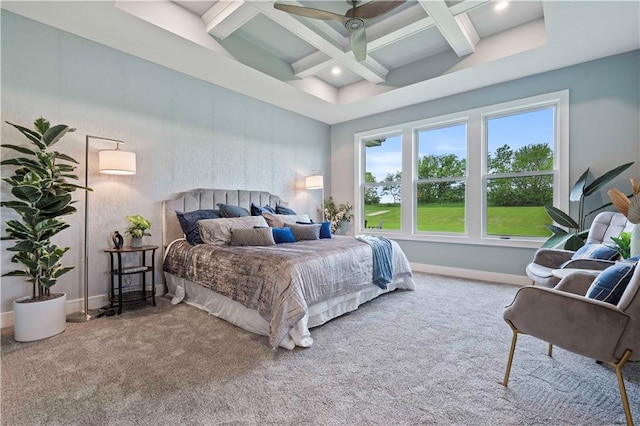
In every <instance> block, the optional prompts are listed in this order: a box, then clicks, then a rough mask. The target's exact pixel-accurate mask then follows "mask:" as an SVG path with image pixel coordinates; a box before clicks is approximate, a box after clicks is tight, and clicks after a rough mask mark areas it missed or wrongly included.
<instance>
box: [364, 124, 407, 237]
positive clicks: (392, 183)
mask: <svg viewBox="0 0 640 426" xmlns="http://www.w3.org/2000/svg"><path fill="white" fill-rule="evenodd" d="M364 146H365V176H364V181H365V183H368V184H372V183H379V184H380V185H375V186H365V187H364V218H363V221H364V223H363V226H364V227H365V228H382V229H386V230H399V229H400V203H401V202H402V193H401V184H400V182H401V180H402V139H401V137H400V135H396V136H390V137H387V138H384V139H374V140H370V141H366V142H364Z"/></svg>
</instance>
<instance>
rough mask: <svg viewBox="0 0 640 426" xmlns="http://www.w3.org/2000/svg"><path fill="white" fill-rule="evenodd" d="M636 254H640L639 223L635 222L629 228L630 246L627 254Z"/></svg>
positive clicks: (632, 255)
mask: <svg viewBox="0 0 640 426" xmlns="http://www.w3.org/2000/svg"><path fill="white" fill-rule="evenodd" d="M638 255H640V223H636V224H635V225H633V228H631V247H630V250H629V256H631V257H634V256H638Z"/></svg>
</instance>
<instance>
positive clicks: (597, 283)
mask: <svg viewBox="0 0 640 426" xmlns="http://www.w3.org/2000/svg"><path fill="white" fill-rule="evenodd" d="M637 264H638V262H637V260H636V261H634V260H631V261H630V260H629V259H627V260H624V261H622V262H618V263H616V264H614V265H611V266H609V267H608V268H607V269H605V270H604V271H602V272H600V273H599V274H598V276H597V277H596V279H595V280H594V281H593V283H591V286H590V287H589V290H587V297H588V298H590V299H596V300H601V301H603V302H607V303H611V304H614V305H617V304H618V302H619V301H620V298H621V297H622V293H624V291H625V290H626V288H627V285H628V284H629V281H631V277H632V276H633V272H634V271H635V270H636V265H637Z"/></svg>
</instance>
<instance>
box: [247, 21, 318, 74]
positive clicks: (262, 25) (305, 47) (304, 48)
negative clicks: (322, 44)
mask: <svg viewBox="0 0 640 426" xmlns="http://www.w3.org/2000/svg"><path fill="white" fill-rule="evenodd" d="M234 34H235V35H236V36H238V37H240V38H242V39H244V40H245V41H247V42H249V43H252V44H254V45H256V46H257V47H259V48H260V49H263V50H265V51H267V52H269V53H271V54H272V55H274V56H276V57H278V58H280V59H282V60H283V61H285V62H289V63H293V62H295V61H297V60H298V59H300V58H303V57H305V56H308V55H310V54H312V53H314V52H316V51H317V49H316V48H314V47H313V46H311V45H310V44H308V43H307V42H305V41H304V40H302V39H300V38H298V37H296V36H295V35H293V34H292V33H291V32H290V31H288V30H287V29H285V28H283V27H281V26H280V25H278V24H276V23H275V22H273V21H272V20H271V19H269V18H267V17H265V16H264V15H261V14H258V15H256V16H254V17H253V18H252V19H251V20H250V21H249V22H247V23H246V24H245V25H243V26H242V28H240V29H239V30H238V31H236V32H235V33H234Z"/></svg>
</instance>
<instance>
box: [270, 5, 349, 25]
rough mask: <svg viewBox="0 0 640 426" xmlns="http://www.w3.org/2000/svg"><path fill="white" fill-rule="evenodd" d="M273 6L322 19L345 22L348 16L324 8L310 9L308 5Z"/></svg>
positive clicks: (288, 11)
mask: <svg viewBox="0 0 640 426" xmlns="http://www.w3.org/2000/svg"><path fill="white" fill-rule="evenodd" d="M273 7H275V8H276V9H278V10H282V11H283V12H287V13H292V14H294V15H300V16H304V17H305V18H313V19H324V20H332V21H338V22H342V23H343V24H344V23H346V22H347V21H348V20H349V18H347V17H346V16H342V15H338V14H337V13H333V12H327V11H326V10H320V9H312V8H310V7H301V6H291V5H288V4H282V3H274V4H273Z"/></svg>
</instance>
